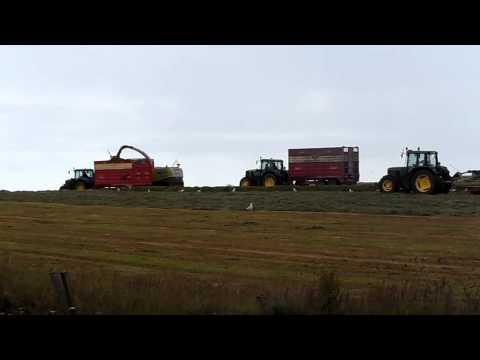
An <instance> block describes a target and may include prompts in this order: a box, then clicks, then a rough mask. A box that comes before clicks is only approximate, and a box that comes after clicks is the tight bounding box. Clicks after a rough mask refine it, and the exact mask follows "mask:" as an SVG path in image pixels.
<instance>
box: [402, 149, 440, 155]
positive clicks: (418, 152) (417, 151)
mask: <svg viewBox="0 0 480 360" xmlns="http://www.w3.org/2000/svg"><path fill="white" fill-rule="evenodd" d="M407 152H408V153H416V154H423V153H435V154H437V153H438V152H437V151H435V150H407Z"/></svg>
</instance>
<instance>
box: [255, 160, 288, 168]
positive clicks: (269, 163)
mask: <svg viewBox="0 0 480 360" xmlns="http://www.w3.org/2000/svg"><path fill="white" fill-rule="evenodd" d="M260 170H284V167H283V160H273V159H260Z"/></svg>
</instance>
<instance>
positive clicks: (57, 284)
mask: <svg viewBox="0 0 480 360" xmlns="http://www.w3.org/2000/svg"><path fill="white" fill-rule="evenodd" d="M67 275H68V273H67V272H65V271H61V272H58V271H54V272H51V273H50V278H51V280H52V284H53V288H54V289H55V291H56V293H57V296H58V298H59V300H60V303H61V304H62V305H65V306H66V307H67V313H68V314H72V315H73V314H76V312H77V311H76V308H75V306H73V301H72V295H71V292H70V288H69V285H68V276H67Z"/></svg>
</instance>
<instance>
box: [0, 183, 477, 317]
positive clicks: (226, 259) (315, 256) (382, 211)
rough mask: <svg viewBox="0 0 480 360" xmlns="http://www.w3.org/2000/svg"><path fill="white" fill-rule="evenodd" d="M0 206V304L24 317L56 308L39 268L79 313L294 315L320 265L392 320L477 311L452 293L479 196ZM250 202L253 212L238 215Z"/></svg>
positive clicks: (219, 197)
mask: <svg viewBox="0 0 480 360" xmlns="http://www.w3.org/2000/svg"><path fill="white" fill-rule="evenodd" d="M0 200H1V201H0V256H1V261H2V271H1V275H0V287H1V288H0V290H1V294H2V296H3V299H4V300H3V301H4V304H7V305H12V304H15V305H17V306H22V307H26V308H30V309H32V310H31V311H34V312H37V313H45V312H46V311H48V309H51V308H55V307H57V305H56V301H55V298H54V294H53V292H52V289H51V285H50V283H49V278H48V272H49V271H51V270H67V271H68V272H69V273H70V275H71V277H72V285H73V289H74V298H75V301H76V302H77V304H78V305H79V306H80V308H81V309H82V310H83V311H85V312H87V313H93V312H96V311H101V312H102V313H262V311H264V310H265V307H266V305H265V302H266V301H267V300H265V299H269V300H268V301H269V306H270V309H271V308H272V306H273V305H272V304H274V305H275V304H277V305H278V304H283V305H282V306H283V309H284V310H285V309H290V310H288V311H290V312H291V311H294V310H292V309H297V310H295V311H297V312H302V309H303V310H305V311H304V312H308V310H309V309H310V310H311V309H312V308H313V307H312V306H311V305H308V306H307V305H305V304H308V303H309V302H310V303H311V302H312V298H315V296H313V295H312V294H314V293H315V291H313V290H312V289H314V290H315V289H317V290H318V289H324V288H325V287H326V288H327V289H330V290H328V291H327V290H326V292H327V293H335V291H336V290H335V289H336V286H337V285H336V284H337V283H336V282H335V281H334V280H332V279H331V278H330V280H329V278H328V275H326V274H332V271H333V272H334V274H335V276H334V277H336V278H338V279H339V281H340V282H341V289H343V290H342V291H343V292H344V294H348V296H349V297H351V298H355V297H356V296H357V297H358V296H360V294H367V295H366V296H367V297H368V296H369V297H368V298H369V299H372V296H373V297H374V298H375V296H376V299H377V300H376V303H377V305H382V306H383V305H385V304H386V303H388V301H386V300H385V299H386V297H388V298H389V302H390V303H391V307H390V308H388V309H383V310H382V309H380V308H379V307H378V306H377V308H375V309H374V308H372V307H370V310H368V306H365V304H363V305H362V306H360V305H358V304H359V303H357V305H355V306H357V307H356V308H355V306H353V305H352V309H356V310H352V309H350V310H349V311H350V312H352V311H353V312H365V311H367V312H368V311H373V312H375V311H377V312H392V311H393V312H396V313H402V311H403V312H405V311H407V310H405V309H404V308H402V309H403V310H402V309H400V310H399V309H398V304H399V303H401V302H402V301H403V303H404V304H407V303H408V304H411V303H412V301H411V299H410V298H409V297H408V296H410V297H412V298H413V297H414V298H415V299H417V297H419V296H420V295H419V294H420V292H421V293H422V294H423V295H422V296H423V299H424V300H425V299H426V297H428V299H427V300H428V301H430V302H431V301H433V300H432V299H434V300H435V301H436V302H437V303H440V304H441V305H442V306H443V307H442V308H441V309H443V310H438V309H439V308H438V307H437V308H435V309H436V311H444V310H445V306H446V307H448V306H450V305H451V303H450V300H448V299H449V298H450V295H452V294H453V295H452V296H457V297H458V296H459V295H460V294H463V295H462V296H463V297H462V299H464V300H465V299H467V300H469V301H470V304H474V305H475V306H473V305H471V306H470V305H469V306H470V307H469V308H468V309H469V311H473V310H472V309H476V306H477V305H478V303H480V302H478V303H477V302H476V300H475V299H477V298H480V297H475V299H474V300H475V301H473V300H472V296H473V295H472V291H473V290H471V291H470V292H469V293H468V294H467V295H465V294H466V293H465V291H466V290H465V289H467V287H468V286H471V285H475V284H478V283H480V267H479V266H478V265H479V264H480V235H479V233H478V229H479V227H480V217H478V216H477V215H478V211H479V209H478V201H479V200H480V198H479V197H475V196H471V195H464V194H449V195H437V196H426V197H425V196H413V195H407V194H398V195H397V194H396V195H394V196H391V195H390V196H388V195H383V194H379V193H355V192H354V193H344V192H338V193H331V192H308V193H307V192H305V193H302V192H298V193H293V192H272V193H264V192H262V193H260V192H245V193H218V194H216V193H210V194H206V193H193V192H192V193H176V192H158V193H157V192H150V193H141V192H119V193H117V192H113V191H111V192H105V191H104V192H101V191H92V192H88V191H87V192H84V193H75V192H40V193H8V192H6V193H1V194H0ZM250 201H253V202H254V203H255V205H256V206H257V209H259V211H255V212H247V211H244V210H242V209H243V208H244V207H245V206H246V205H248V203H249V202H250ZM106 205H109V206H106ZM192 209H193V210H192ZM199 209H205V210H199ZM272 210H281V211H272ZM288 210H290V211H288ZM291 210H298V211H291ZM315 210H317V211H322V212H314V211H315ZM326 211H329V212H326ZM386 214H390V215H386ZM392 214H394V215H392ZM397 214H417V215H429V216H409V215H397ZM451 215H460V216H451ZM325 276H326V278H325ZM322 279H324V280H322ZM325 279H326V280H325ZM420 283H422V284H424V285H422V286H423V287H422V288H421V291H420V292H419V291H418V289H419V287H418V284H420ZM447 283H448V284H450V285H449V286H448V287H447V286H445V284H447ZM329 284H330V285H329ZM412 284H413V285H412ZM415 284H417V285H415ZM439 284H440V285H439ZM442 284H443V285H442ZM329 286H330V287H329ZM389 286H390V287H389ZM391 286H397V288H392V287H391ZM442 286H443V287H442ZM475 286H476V285H475ZM392 289H394V290H392ZM470 289H477V287H475V288H470ZM310 290H312V291H313V292H312V291H310ZM447 290H448V291H447ZM450 290H451V291H452V293H450V292H449V291H450ZM368 291H370V292H369V293H368ZM372 291H373V293H372ZM475 291H477V290H475ZM379 293H380V295H379ZM368 294H370V295H368ZM372 294H373V295H372ZM405 294H409V295H408V296H407V295H405ZM425 294H427V295H425ZM475 294H476V292H475ZM337 295H338V294H337ZM362 296H363V295H362ZM402 296H403V297H402ZM439 296H440V297H441V299H438V297H439ZM465 296H466V297H465ZM308 299H310V300H308ZM315 299H316V298H315ZM379 299H380V300H379ZM402 299H403V300H402ZM307 300H308V301H307ZM317 300H318V299H317ZM417 300H418V299H417ZM417 300H415V301H417ZM268 301H267V303H268ZM318 301H320V300H318ZM318 301H317V302H318ZM362 301H366V300H365V299H364V300H362ZM369 301H372V300H369ZM424 302H425V301H424ZM350 304H352V303H350ZM445 304H446V305H445ZM449 304H450V305H449ZM444 305H445V306H444ZM12 306H13V305H12ZM472 306H473V307H472ZM4 308H8V306H6V305H4ZM407 308H408V307H407ZM262 309H263V310H262ZM372 309H373V310H372ZM392 309H396V310H392ZM408 309H409V310H408V311H410V312H412V311H415V310H412V308H411V307H410V308H408ZM416 309H417V310H418V308H416ZM344 310H345V309H344ZM430 310H431V309H430ZM430 310H428V311H430ZM457 310H458V307H457ZM288 311H287V312H288ZM295 311H294V312H295ZM345 311H347V310H345ZM408 311H407V312H408ZM347 312H348V311H347Z"/></svg>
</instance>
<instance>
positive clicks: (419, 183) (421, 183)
mask: <svg viewBox="0 0 480 360" xmlns="http://www.w3.org/2000/svg"><path fill="white" fill-rule="evenodd" d="M415 187H416V188H417V190H418V191H419V192H422V193H426V192H428V191H430V189H431V188H432V181H431V180H430V177H429V176H428V175H420V176H418V177H417V178H416V179H415Z"/></svg>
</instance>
